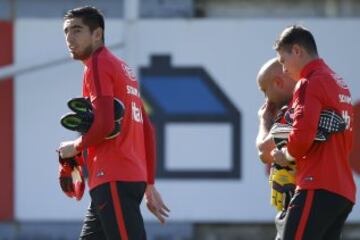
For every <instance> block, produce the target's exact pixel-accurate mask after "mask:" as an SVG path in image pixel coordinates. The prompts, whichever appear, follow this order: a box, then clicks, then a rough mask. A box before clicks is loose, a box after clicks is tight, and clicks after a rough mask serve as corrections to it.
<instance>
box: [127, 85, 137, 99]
mask: <svg viewBox="0 0 360 240" xmlns="http://www.w3.org/2000/svg"><path fill="white" fill-rule="evenodd" d="M126 89H127V94H130V95H134V96H136V97H140V92H139V90H137V88H135V87H132V86H130V85H127V86H126Z"/></svg>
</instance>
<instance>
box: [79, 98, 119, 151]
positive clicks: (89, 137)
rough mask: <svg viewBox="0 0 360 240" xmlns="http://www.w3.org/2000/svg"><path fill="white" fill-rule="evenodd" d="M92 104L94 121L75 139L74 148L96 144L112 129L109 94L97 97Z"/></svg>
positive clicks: (112, 101)
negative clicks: (84, 132)
mask: <svg viewBox="0 0 360 240" xmlns="http://www.w3.org/2000/svg"><path fill="white" fill-rule="evenodd" d="M91 104H92V105H93V112H94V116H95V118H94V122H93V123H92V125H91V127H90V129H89V131H88V132H87V133H86V134H84V135H83V136H81V137H79V138H78V139H77V140H76V141H75V147H76V150H78V151H81V150H83V149H85V148H87V147H90V146H94V145H97V144H99V143H101V142H103V141H105V138H106V137H107V136H108V135H109V134H110V133H111V132H112V130H113V129H114V100H113V98H112V97H109V96H100V97H97V98H96V99H95V100H93V101H92V103H91Z"/></svg>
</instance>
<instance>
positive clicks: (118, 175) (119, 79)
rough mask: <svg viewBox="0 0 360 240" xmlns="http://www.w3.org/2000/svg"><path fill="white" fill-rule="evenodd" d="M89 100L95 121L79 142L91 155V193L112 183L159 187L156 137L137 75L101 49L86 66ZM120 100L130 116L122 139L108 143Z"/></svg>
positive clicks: (124, 121) (123, 124)
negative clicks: (156, 172)
mask: <svg viewBox="0 0 360 240" xmlns="http://www.w3.org/2000/svg"><path fill="white" fill-rule="evenodd" d="M83 96H84V97H90V100H91V103H92V106H93V109H94V115H95V119H94V122H93V124H92V126H91V128H90V129H89V131H88V132H87V133H86V134H85V135H83V136H82V137H81V138H80V139H78V141H77V146H78V148H80V149H84V148H86V149H87V150H88V157H87V161H86V165H87V168H88V171H89V187H90V189H92V188H94V187H96V186H98V185H100V184H103V183H106V182H110V181H145V182H148V183H150V184H153V183H154V175H155V159H156V151H155V146H156V141H155V135H154V134H155V133H154V130H153V127H152V125H151V122H150V120H149V118H148V116H147V115H146V113H145V111H144V106H143V103H142V101H141V98H140V93H139V90H138V82H137V80H136V78H135V76H134V75H133V73H132V71H131V69H130V68H129V67H128V66H127V64H126V63H125V62H124V61H123V60H121V59H119V58H117V57H116V56H114V55H113V54H112V53H111V52H110V51H109V50H108V49H107V48H106V47H100V48H99V49H97V50H96V51H95V52H94V53H93V54H92V56H91V57H90V58H89V59H87V60H86V61H85V71H84V79H83ZM114 97H116V98H118V99H119V100H120V101H122V102H123V104H124V106H125V114H124V117H123V119H122V120H121V131H120V134H119V135H118V136H117V137H115V138H114V139H110V140H105V137H106V136H107V135H108V134H109V133H110V132H111V131H112V130H113V128H114V110H113V109H114V106H113V98H114Z"/></svg>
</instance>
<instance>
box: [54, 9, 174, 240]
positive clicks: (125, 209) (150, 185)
mask: <svg viewBox="0 0 360 240" xmlns="http://www.w3.org/2000/svg"><path fill="white" fill-rule="evenodd" d="M104 30H105V25H104V18H103V16H102V14H101V13H100V12H99V11H98V10H97V9H96V8H93V7H82V8H76V9H72V10H70V11H68V13H67V14H66V15H65V17H64V33H65V38H66V43H67V46H68V49H69V51H70V55H71V56H72V58H73V59H75V60H80V61H81V62H82V63H83V64H84V65H85V71H84V77H83V96H84V97H88V98H89V99H90V101H91V105H92V109H93V113H94V121H93V123H92V125H91V127H90V129H89V130H88V131H87V132H86V133H85V134H84V135H82V136H81V137H79V138H77V139H76V140H73V141H66V142H62V143H60V147H59V149H58V151H59V154H60V157H61V158H70V157H73V156H76V155H78V154H79V153H81V152H82V151H84V150H86V151H87V158H86V161H85V162H86V167H87V169H88V173H89V179H88V185H89V188H90V196H91V205H90V207H89V209H88V212H87V214H86V217H85V221H84V225H83V228H82V231H81V235H80V239H96V240H102V239H108V240H109V239H114V240H115V239H117V240H118V239H122V240H127V239H131V240H132V239H134V240H137V239H139V240H140V239H146V234H145V229H144V222H143V218H142V215H141V212H140V203H141V201H142V198H143V196H144V194H145V198H146V200H147V206H148V208H149V210H150V211H151V212H152V213H153V214H154V215H155V216H156V217H157V218H158V219H159V221H160V222H161V223H164V222H165V217H167V216H168V211H169V209H168V208H167V207H166V206H165V204H164V203H163V201H162V199H161V196H160V194H159V193H158V192H157V190H156V188H155V187H154V174H155V158H156V152H155V147H156V143H155V135H154V131H153V127H152V124H151V123H150V120H149V118H148V116H147V114H146V112H145V110H144V106H143V103H142V101H141V98H140V93H139V90H138V82H137V80H136V78H135V76H134V74H133V72H132V71H131V69H130V68H129V67H128V65H127V64H126V63H125V62H124V61H123V60H122V59H119V58H118V57H116V56H115V55H113V54H112V53H111V52H110V51H109V49H107V48H106V47H105V46H104ZM114 98H117V99H119V100H120V101H121V102H122V103H123V105H124V109H125V113H124V116H123V119H122V120H121V132H120V134H119V135H118V136H116V137H115V138H112V139H110V140H106V136H108V135H109V133H110V132H111V131H112V130H113V129H114V111H113V109H114V100H113V99H114Z"/></svg>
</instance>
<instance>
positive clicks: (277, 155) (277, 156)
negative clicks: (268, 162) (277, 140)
mask: <svg viewBox="0 0 360 240" xmlns="http://www.w3.org/2000/svg"><path fill="white" fill-rule="evenodd" d="M270 154H271V156H272V157H273V162H274V163H276V164H278V165H280V166H281V167H287V166H289V165H290V162H289V161H288V160H287V159H286V156H285V154H284V152H283V151H282V150H279V149H277V148H275V149H273V150H272V151H271V153H270Z"/></svg>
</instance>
